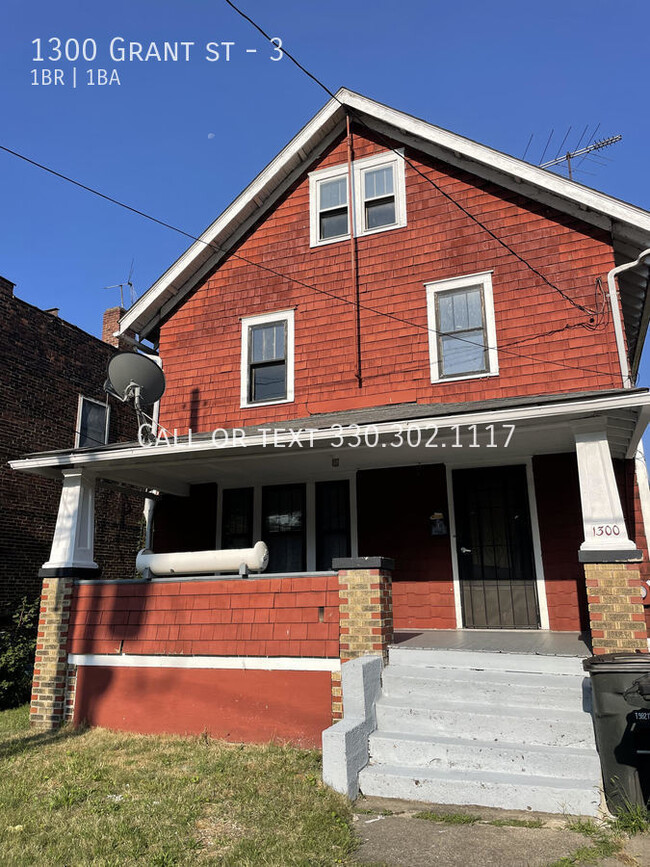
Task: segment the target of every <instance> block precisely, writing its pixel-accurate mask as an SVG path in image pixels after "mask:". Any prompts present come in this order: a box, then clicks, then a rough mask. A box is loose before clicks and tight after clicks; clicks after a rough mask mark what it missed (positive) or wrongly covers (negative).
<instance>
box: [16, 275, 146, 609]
mask: <svg viewBox="0 0 650 867" xmlns="http://www.w3.org/2000/svg"><path fill="white" fill-rule="evenodd" d="M114 352H115V350H114V349H113V348H112V347H110V346H107V345H106V344H104V343H102V342H101V341H100V340H98V339H97V338H95V337H92V336H91V335H89V334H87V333H86V332H84V331H82V330H81V329H79V328H77V327H75V326H74V325H71V324H70V323H69V322H65V321H64V320H62V319H59V318H57V317H55V316H53V315H51V314H49V313H45V312H44V311H42V310H39V309H38V308H36V307H33V306H32V305H31V304H27V303H26V302H24V301H21V300H20V299H18V298H15V297H14V296H13V295H12V293H11V292H10V291H7V290H6V289H5V290H4V291H2V292H0V370H2V376H1V377H0V502H1V503H2V504H3V508H2V509H0V615H1V613H2V612H4V613H5V614H6V613H7V612H8V611H10V610H11V607H12V606H13V605H14V604H15V602H16V601H17V600H18V599H20V598H21V597H22V596H23V595H24V594H28V595H32V596H36V595H37V594H38V593H39V592H40V588H41V582H40V579H39V578H38V570H39V568H40V567H41V565H42V564H43V563H44V562H45V561H46V560H47V558H48V556H49V553H50V546H51V543H52V536H53V533H54V525H55V521H56V514H57V509H58V503H59V495H60V491H61V485H60V483H58V482H55V481H50V480H48V479H40V478H36V477H32V476H28V475H26V474H24V473H18V472H14V471H13V470H11V469H9V468H8V467H7V461H9V460H12V459H14V458H18V457H21V456H23V455H25V454H28V453H29V452H37V451H46V450H49V449H62V448H73V447H74V442H75V424H76V420H77V402H78V396H79V394H83V395H85V396H86V397H91V398H94V399H96V400H101V401H104V399H105V394H104V392H103V384H104V380H105V379H106V368H107V365H108V361H109V359H110V358H111V356H112V355H113V354H114ZM110 433H111V440H113V441H119V440H128V439H133V438H134V436H135V433H136V426H135V421H134V418H133V414H132V410H131V409H130V408H129V407H122V406H119V405H117V404H116V402H112V403H111V432H110ZM141 520H142V499H141V498H139V497H132V496H128V497H127V496H124V495H123V494H120V493H116V492H115V491H112V490H110V491H109V490H108V489H101V488H100V489H99V491H98V496H97V526H96V552H97V558H96V559H97V562H98V563H99V564H100V566H102V568H103V570H104V574H105V575H106V577H120V578H122V577H132V575H133V573H134V557H135V552H136V551H137V549H138V547H139V541H140V536H141Z"/></svg>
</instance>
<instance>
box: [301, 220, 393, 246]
mask: <svg viewBox="0 0 650 867" xmlns="http://www.w3.org/2000/svg"><path fill="white" fill-rule="evenodd" d="M404 228H406V223H405V222H404V223H391V225H390V226H379V228H377V229H366V231H365V232H359V234H357V235H355V236H354V237H355V238H356V239H357V240H359V239H360V238H367V237H369V236H370V235H380V234H381V233H382V232H392V231H393V230H394V229H404ZM349 240H350V235H349V234H348V235H341V237H340V238H328V239H327V240H326V241H311V242H310V244H309V246H310V247H311V248H312V249H315V248H317V247H327V246H328V245H329V244H340V243H341V241H349Z"/></svg>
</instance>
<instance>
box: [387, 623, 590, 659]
mask: <svg viewBox="0 0 650 867" xmlns="http://www.w3.org/2000/svg"><path fill="white" fill-rule="evenodd" d="M394 644H395V645H398V646H399V647H419V648H437V649H439V650H472V651H477V652H479V653H480V652H481V651H483V652H486V653H487V652H491V653H533V654H537V655H540V656H578V657H587V656H591V653H592V651H591V643H590V639H589V636H588V635H585V633H579V632H545V631H544V632H543V631H541V630H539V629H423V630H418V631H415V630H410V629H396V630H395V634H394Z"/></svg>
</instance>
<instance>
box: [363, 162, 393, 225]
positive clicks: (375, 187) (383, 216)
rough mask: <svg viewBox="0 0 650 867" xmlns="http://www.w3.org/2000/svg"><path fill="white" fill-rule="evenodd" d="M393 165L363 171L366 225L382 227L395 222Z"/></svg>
mask: <svg viewBox="0 0 650 867" xmlns="http://www.w3.org/2000/svg"><path fill="white" fill-rule="evenodd" d="M393 171H394V168H393V166H384V167H383V168H379V169H366V171H365V172H364V173H363V193H364V199H363V209H364V227H365V228H366V230H368V229H381V228H383V227H384V226H392V225H394V223H395V184H394V181H393Z"/></svg>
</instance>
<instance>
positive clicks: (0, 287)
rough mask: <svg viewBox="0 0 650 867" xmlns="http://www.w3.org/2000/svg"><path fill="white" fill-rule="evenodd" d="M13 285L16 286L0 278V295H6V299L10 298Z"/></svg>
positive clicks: (4, 278)
mask: <svg viewBox="0 0 650 867" xmlns="http://www.w3.org/2000/svg"><path fill="white" fill-rule="evenodd" d="M15 285H16V284H15V283H12V282H11V280H7V278H6V277H0V295H6V296H7V298H12V297H13V294H14V286H15Z"/></svg>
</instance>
